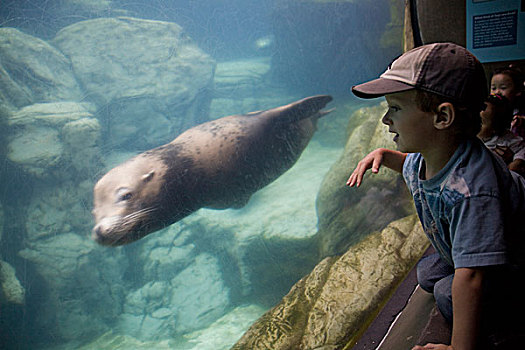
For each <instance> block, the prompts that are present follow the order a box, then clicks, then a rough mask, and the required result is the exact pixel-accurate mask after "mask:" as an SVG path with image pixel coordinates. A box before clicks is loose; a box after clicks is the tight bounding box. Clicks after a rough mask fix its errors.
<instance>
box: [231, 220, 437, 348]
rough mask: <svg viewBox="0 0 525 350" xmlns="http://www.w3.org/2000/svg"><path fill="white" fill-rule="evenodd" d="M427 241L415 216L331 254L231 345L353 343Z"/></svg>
mask: <svg viewBox="0 0 525 350" xmlns="http://www.w3.org/2000/svg"><path fill="white" fill-rule="evenodd" d="M427 246H428V240H427V238H426V236H425V235H424V233H423V230H422V229H421V226H420V224H419V220H418V218H417V216H415V215H412V216H409V217H406V218H404V219H400V220H398V221H395V222H393V223H392V224H390V225H389V226H387V227H386V228H385V229H384V230H383V231H382V232H381V233H379V232H377V233H374V234H372V235H370V236H368V237H366V238H365V239H363V240H362V241H361V242H359V243H358V244H356V245H354V246H352V247H351V248H350V249H349V250H348V251H347V252H346V253H345V254H343V255H342V256H341V257H329V258H326V259H324V260H323V261H321V262H320V263H319V264H318V265H317V266H316V267H315V268H314V270H313V271H312V272H311V273H310V274H309V275H308V276H306V277H304V278H303V279H301V280H300V281H299V282H298V283H296V284H295V285H294V287H293V288H292V289H291V290H290V292H289V293H288V295H286V296H285V297H284V298H283V300H282V301H281V302H280V303H279V304H278V305H277V306H275V307H274V308H273V309H271V310H270V311H268V312H267V313H266V314H264V315H263V316H262V317H261V318H260V319H259V320H258V321H257V322H255V323H254V324H253V325H252V327H251V328H250V329H249V330H248V331H247V332H246V333H245V334H244V336H243V337H242V338H241V339H240V340H239V341H238V342H237V343H236V344H235V346H234V347H233V348H232V349H234V350H244V349H246V350H248V349H249V350H263V349H264V350H270V349H271V350H284V349H289V350H292V349H294V350H295V349H327V350H332V349H333V350H335V349H343V348H345V346H346V345H347V344H352V342H353V341H355V339H356V336H357V335H359V334H360V332H362V331H363V330H364V329H365V328H366V326H367V325H368V324H369V322H370V321H371V320H372V319H373V317H374V316H375V315H376V314H377V313H378V311H379V310H380V306H381V305H382V304H383V302H384V301H385V300H386V298H387V297H388V296H389V295H390V294H391V293H392V292H393V291H394V289H395V287H396V286H397V285H398V284H399V283H400V282H401V281H402V279H403V278H404V276H405V275H406V274H407V273H408V271H409V270H410V269H411V267H412V266H414V264H415V263H416V262H417V260H418V259H419V258H420V257H421V255H422V253H423V252H424V249H425V248H426V247H427Z"/></svg>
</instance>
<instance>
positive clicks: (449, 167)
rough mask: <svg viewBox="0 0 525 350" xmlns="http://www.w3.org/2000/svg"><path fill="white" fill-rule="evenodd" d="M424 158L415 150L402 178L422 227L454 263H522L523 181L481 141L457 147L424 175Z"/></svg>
mask: <svg viewBox="0 0 525 350" xmlns="http://www.w3.org/2000/svg"><path fill="white" fill-rule="evenodd" d="M424 174H425V162H424V159H423V157H422V156H421V154H419V153H411V154H408V156H407V157H406V160H405V163H404V164H403V177H404V178H405V181H406V183H407V185H408V188H409V190H410V192H411V194H412V196H413V197H414V202H415V205H416V210H417V213H418V215H419V218H420V220H421V223H422V225H423V229H424V231H425V233H426V234H427V236H428V238H429V239H430V241H431V242H432V245H433V246H434V247H435V248H436V250H437V251H438V252H439V254H440V256H441V258H442V259H443V260H444V261H445V262H447V263H448V264H450V265H451V266H453V267H454V268H461V267H481V266H490V265H502V264H509V263H511V264H512V265H515V264H520V265H521V262H519V261H517V259H519V258H520V257H521V258H522V257H523V255H522V253H521V247H523V242H522V239H523V238H525V229H524V228H525V183H524V180H523V178H522V177H521V176H519V175H517V174H516V173H514V172H512V171H509V170H508V169H507V166H506V165H505V164H504V163H503V161H502V160H501V159H500V158H499V157H497V156H496V155H494V154H493V153H492V152H491V151H489V150H488V149H487V148H486V147H485V146H484V145H483V144H482V142H481V141H480V140H477V139H473V140H469V141H466V142H464V143H463V144H462V145H460V146H459V147H458V149H457V150H456V152H455V153H454V155H453V156H452V158H451V159H450V160H449V161H448V163H447V164H446V165H445V167H444V168H443V169H441V170H440V171H439V173H438V174H436V175H435V176H434V177H433V178H431V179H429V180H421V178H424Z"/></svg>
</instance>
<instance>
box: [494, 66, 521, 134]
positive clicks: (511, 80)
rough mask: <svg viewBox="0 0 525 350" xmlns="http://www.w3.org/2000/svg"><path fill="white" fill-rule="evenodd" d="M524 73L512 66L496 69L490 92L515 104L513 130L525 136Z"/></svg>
mask: <svg viewBox="0 0 525 350" xmlns="http://www.w3.org/2000/svg"><path fill="white" fill-rule="evenodd" d="M523 83H524V79H523V74H522V73H521V72H520V71H519V70H517V69H516V68H514V67H512V66H508V67H503V68H498V69H495V70H494V73H493V74H492V78H491V80H490V93H491V94H493V95H501V96H503V97H505V98H507V99H508V100H509V101H510V103H511V105H512V106H513V108H514V110H513V115H514V118H513V119H512V123H511V131H512V132H513V133H514V134H515V135H517V136H520V137H522V138H525V96H523V90H524V86H523Z"/></svg>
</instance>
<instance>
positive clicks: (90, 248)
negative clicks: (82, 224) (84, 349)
mask: <svg viewBox="0 0 525 350" xmlns="http://www.w3.org/2000/svg"><path fill="white" fill-rule="evenodd" d="M97 248H98V247H97V246H96V245H95V244H93V242H92V241H91V240H90V239H89V238H88V237H87V236H80V235H77V234H75V233H67V232H66V233H59V232H54V235H49V236H46V237H44V238H41V239H39V240H36V241H32V242H27V244H26V248H24V249H23V250H21V251H20V252H19V253H18V255H19V256H20V257H21V258H23V259H25V260H27V261H28V262H29V263H32V264H33V266H34V268H35V270H36V272H37V273H38V275H39V276H40V278H41V281H42V282H43V283H41V284H39V285H38V286H35V288H34V289H33V290H31V291H30V292H28V293H31V294H33V295H32V298H39V299H42V300H43V302H41V304H39V309H38V312H36V313H32V317H33V321H32V322H34V325H35V327H38V329H41V330H42V331H45V332H48V333H49V332H51V333H52V334H53V335H54V337H55V338H56V339H60V340H61V341H72V340H75V341H82V340H84V341H85V340H87V339H89V338H92V337H94V336H95V335H98V334H102V333H104V332H105V331H106V330H107V328H108V323H109V322H114V320H115V319H116V318H117V316H118V315H120V313H121V305H122V303H123V299H124V290H125V284H124V283H123V281H122V275H123V274H124V271H125V270H126V268H127V260H126V259H125V258H124V257H123V255H122V252H119V251H114V252H113V254H111V255H110V256H108V255H106V254H103V252H102V251H101V250H100V249H97Z"/></svg>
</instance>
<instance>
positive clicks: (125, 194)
mask: <svg viewBox="0 0 525 350" xmlns="http://www.w3.org/2000/svg"><path fill="white" fill-rule="evenodd" d="M132 197H133V193H132V192H131V191H130V190H129V189H128V188H119V190H118V191H117V201H118V202H124V201H127V200H130V199H131V198H132Z"/></svg>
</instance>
